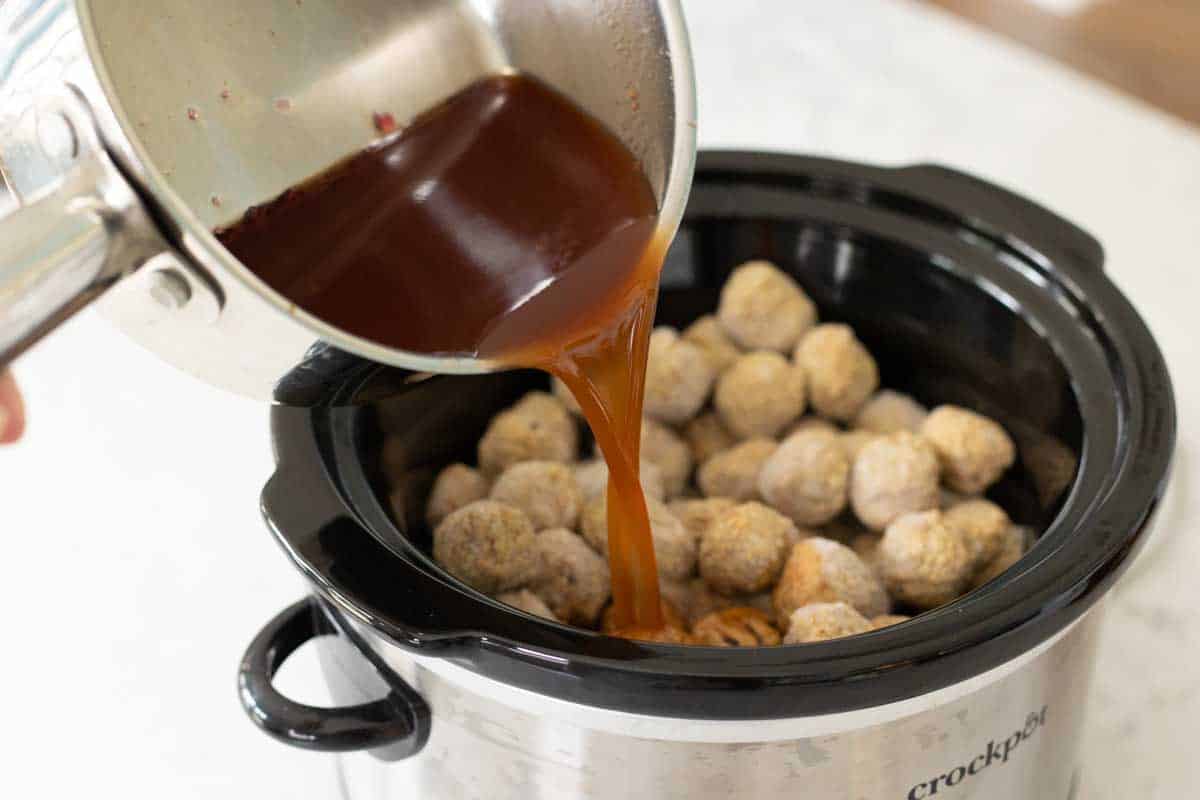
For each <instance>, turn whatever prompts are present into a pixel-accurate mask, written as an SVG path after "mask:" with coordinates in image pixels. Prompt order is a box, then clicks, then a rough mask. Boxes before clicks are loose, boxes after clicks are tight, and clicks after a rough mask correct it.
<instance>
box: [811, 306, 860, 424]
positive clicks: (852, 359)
mask: <svg viewBox="0 0 1200 800" xmlns="http://www.w3.org/2000/svg"><path fill="white" fill-rule="evenodd" d="M796 363H797V364H798V365H799V366H800V367H801V368H802V369H803V370H804V375H805V378H806V379H807V381H808V397H809V403H810V404H811V405H812V407H813V410H814V411H816V412H817V413H818V414H820V415H821V416H823V417H828V418H830V419H836V420H840V421H842V422H848V421H849V420H852V419H854V417H855V415H856V414H858V412H859V411H860V410H861V409H862V407H863V404H864V403H866V402H867V398H868V397H870V396H871V393H872V392H874V391H875V390H876V389H878V388H879V368H878V367H877V366H876V365H875V359H874V358H872V356H871V354H870V353H869V352H867V348H865V347H863V345H862V342H860V341H858V339H857V338H856V337H855V336H854V331H853V329H851V328H850V326H849V325H842V324H840V323H826V324H824V325H818V326H817V327H815V328H813V329H812V330H811V331H809V332H808V333H807V334H806V335H805V336H804V338H803V339H801V340H800V344H799V345H798V346H797V347H796Z"/></svg>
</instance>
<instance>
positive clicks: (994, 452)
mask: <svg viewBox="0 0 1200 800" xmlns="http://www.w3.org/2000/svg"><path fill="white" fill-rule="evenodd" d="M921 435H922V436H924V437H925V438H926V439H927V440H928V441H929V443H930V444H931V445H933V449H934V452H936V453H937V457H938V460H939V461H940V462H941V464H942V477H943V479H944V480H945V481H946V485H947V486H949V487H950V488H951V489H953V490H954V491H956V492H961V493H963V494H979V493H981V492H983V491H984V490H985V489H987V488H988V487H989V486H991V485H992V484H993V483H995V482H996V481H997V480H999V478H1000V476H1001V475H1003V474H1004V471H1005V470H1007V469H1008V468H1009V467H1011V466H1012V464H1013V461H1014V460H1016V457H1017V455H1016V454H1017V451H1016V446H1015V445H1014V444H1013V440H1012V438H1011V437H1009V435H1008V433H1007V432H1006V431H1005V430H1004V428H1002V427H1000V425H999V424H997V423H996V422H994V421H992V420H990V419H988V418H987V417H985V416H983V415H982V414H976V413H975V412H974V411H970V410H968V409H965V408H960V407H958V406H938V407H937V408H935V409H934V410H933V411H931V412H930V413H929V416H928V417H927V418H926V420H925V424H924V425H922V426H921Z"/></svg>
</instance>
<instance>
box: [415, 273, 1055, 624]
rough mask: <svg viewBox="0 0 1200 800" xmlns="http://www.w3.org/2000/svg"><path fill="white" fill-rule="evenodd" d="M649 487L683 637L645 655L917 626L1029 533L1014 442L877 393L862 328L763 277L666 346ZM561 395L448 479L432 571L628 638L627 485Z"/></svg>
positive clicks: (658, 357)
mask: <svg viewBox="0 0 1200 800" xmlns="http://www.w3.org/2000/svg"><path fill="white" fill-rule="evenodd" d="M644 411H645V419H644V422H643V427H642V463H641V483H642V487H643V490H644V492H645V496H646V502H647V505H648V507H649V513H650V526H651V530H652V535H653V540H654V549H655V555H656V560H657V565H658V574H659V583H660V587H661V590H662V596H663V612H664V617H665V619H666V620H667V625H666V627H665V628H664V629H663V630H662V631H660V632H654V633H653V634H646V633H645V632H643V633H641V634H639V636H641V637H647V636H649V637H650V638H653V639H655V640H657V641H663V642H672V643H687V644H701V645H713V646H765V645H776V644H780V643H781V642H782V643H784V644H796V643H804V642H815V641H820V640H825V639H832V638H836V637H840V636H850V635H854V634H858V633H864V632H867V631H870V630H874V629H877V628H881V627H884V626H887V625H893V624H897V623H901V622H904V621H905V620H907V619H909V618H910V616H911V615H912V614H915V613H920V612H921V611H924V610H927V609H931V608H934V607H936V606H939V605H941V604H943V603H948V602H950V601H952V600H954V599H955V598H956V597H958V596H960V595H962V594H963V593H964V592H966V591H969V590H970V589H972V588H974V587H978V586H980V585H982V584H983V583H986V582H987V581H989V580H991V579H992V578H994V577H996V576H997V575H999V574H1000V573H1001V572H1003V571H1004V570H1006V569H1007V568H1008V567H1010V566H1011V565H1012V564H1013V563H1015V562H1016V561H1017V559H1019V558H1020V557H1021V556H1022V555H1023V554H1024V552H1025V551H1026V549H1027V548H1028V546H1029V544H1030V542H1031V541H1032V532H1031V531H1030V530H1028V529H1026V528H1023V527H1021V526H1018V525H1015V524H1013V522H1012V521H1011V520H1010V519H1009V517H1008V515H1007V514H1006V513H1005V511H1004V509H1002V508H1000V507H999V506H997V505H996V504H995V503H993V502H991V501H990V500H987V499H986V498H984V497H983V493H984V492H985V491H986V490H987V489H988V488H989V487H990V486H991V485H992V484H993V483H995V482H996V481H997V480H999V479H1000V477H1001V476H1002V475H1003V473H1004V472H1005V471H1006V470H1007V469H1008V468H1009V467H1010V466H1012V464H1013V462H1014V460H1015V457H1016V452H1015V447H1014V444H1013V440H1012V438H1011V437H1010V436H1009V434H1008V433H1007V432H1006V431H1005V430H1004V428H1003V427H1002V426H1000V425H999V424H997V423H996V422H995V421H993V420H991V419H989V418H987V417H985V416H982V415H980V414H978V413H976V412H974V411H972V410H970V409H967V408H962V407H958V406H952V405H943V406H939V407H937V408H934V409H932V410H929V409H926V408H925V407H924V406H922V405H921V404H920V403H919V402H917V401H916V400H915V399H913V398H912V397H910V396H907V395H905V394H901V393H898V392H895V391H890V390H888V389H881V388H880V387H879V370H878V367H877V365H876V362H875V359H874V358H873V357H872V355H871V353H870V352H869V351H868V350H867V348H866V347H864V346H863V344H862V342H860V341H859V340H858V338H857V337H856V336H855V333H854V331H853V329H851V328H850V327H849V326H847V325H844V324H840V323H821V322H819V320H818V319H817V310H816V306H815V305H814V304H813V302H812V301H811V300H810V299H809V297H808V296H807V295H806V294H805V292H804V290H803V289H802V288H801V287H800V286H799V285H798V284H797V283H796V282H795V281H794V280H793V279H792V278H791V277H790V276H788V275H787V274H786V273H784V272H783V271H781V270H780V269H778V268H777V267H776V266H774V265H773V264H770V263H768V262H765V261H753V262H749V263H746V264H742V265H741V266H739V267H738V268H737V269H736V270H734V271H733V273H732V274H731V275H730V277H729V280H728V281H727V282H726V284H725V286H724V287H723V289H722V291H721V297H720V303H719V306H718V308H717V312H716V313H715V314H712V315H706V316H704V317H701V318H700V319H698V320H696V321H695V322H694V323H693V324H692V325H691V326H689V327H688V328H687V329H686V330H683V331H682V332H680V331H677V330H675V329H673V328H668V327H660V328H656V329H655V330H654V332H653V334H652V336H651V340H650V357H649V363H648V368H647V376H646V396H645V409H644ZM583 430H584V424H583V421H582V418H581V417H580V412H579V407H578V405H576V404H575V402H574V400H573V398H572V397H571V396H570V393H569V392H567V391H566V389H565V387H564V386H562V385H561V384H560V383H558V382H557V381H556V382H555V384H554V386H553V392H552V393H551V392H536V391H535V392H530V393H529V394H527V395H526V396H525V397H524V398H522V399H521V400H520V401H519V402H517V403H516V404H515V405H513V406H512V407H510V408H508V409H506V410H504V411H502V412H501V413H499V414H497V415H496V416H495V417H494V418H493V419H492V420H491V423H490V425H489V426H488V428H487V431H486V432H485V433H484V435H483V438H482V439H481V440H480V441H479V445H478V457H477V462H476V464H475V465H473V466H472V465H467V464H452V465H450V466H448V467H446V468H445V469H444V470H442V471H441V473H440V474H439V475H438V476H437V478H436V480H435V482H434V485H433V488H432V491H431V493H430V495H429V498H428V503H427V507H426V517H427V520H428V522H429V524H430V526H431V528H432V530H433V555H434V558H435V559H436V560H437V562H438V563H439V564H440V565H441V566H442V567H443V568H445V569H446V570H447V571H448V572H450V573H451V574H452V575H454V576H455V577H457V578H458V579H460V580H462V581H463V582H465V583H467V584H469V585H470V586H472V587H474V588H475V589H477V590H479V591H481V592H483V593H486V594H488V595H491V596H493V597H495V598H496V599H498V600H500V601H502V602H504V603H508V604H510V605H512V606H515V607H516V608H519V609H521V610H522V611H525V612H527V613H530V614H534V615H538V616H541V617H545V618H547V619H553V620H557V621H560V622H564V623H568V624H572V625H578V626H582V627H587V628H592V629H599V630H602V631H604V632H607V633H614V634H617V635H620V634H621V633H622V631H619V630H615V629H614V627H613V626H612V624H611V622H610V621H609V620H608V618H607V615H606V614H605V613H604V612H605V609H606V607H607V606H608V605H609V601H610V585H609V570H608V563H607V560H606V559H607V544H608V530H607V516H606V509H607V505H606V496H605V495H606V491H607V479H608V471H607V468H606V466H605V463H604V461H603V459H602V458H601V457H600V456H599V454H598V453H596V452H595V449H594V447H591V448H588V449H590V450H591V451H592V452H590V453H587V454H585V455H583V456H582V457H581V452H580V451H581V439H582V437H581V432H582V431H583Z"/></svg>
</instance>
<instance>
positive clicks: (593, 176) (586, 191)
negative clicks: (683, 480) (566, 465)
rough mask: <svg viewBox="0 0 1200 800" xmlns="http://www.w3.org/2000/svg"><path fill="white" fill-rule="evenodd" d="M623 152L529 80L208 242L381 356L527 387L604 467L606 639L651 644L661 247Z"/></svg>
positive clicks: (428, 121)
mask: <svg viewBox="0 0 1200 800" xmlns="http://www.w3.org/2000/svg"><path fill="white" fill-rule="evenodd" d="M658 223H659V219H658V209H657V203H656V201H655V198H654V193H653V191H652V190H651V187H650V185H649V183H648V182H647V180H646V177H645V175H644V174H643V173H642V170H641V168H640V166H639V164H638V162H637V160H636V159H635V158H634V156H633V155H632V154H631V153H630V152H629V151H628V150H627V149H626V148H625V146H624V145H623V144H622V143H621V142H620V141H619V140H618V139H617V138H616V137H615V136H614V135H613V134H612V133H610V132H609V131H608V130H606V129H605V128H604V126H603V125H601V124H600V122H598V121H597V120H595V119H594V118H592V117H590V116H588V115H587V114H586V113H585V112H583V111H582V110H581V109H579V108H578V107H576V106H575V105H574V104H573V103H571V101H570V100H568V99H567V98H565V97H563V96H562V95H560V94H558V93H557V92H555V91H554V90H552V89H550V88H549V87H547V86H546V85H544V84H542V83H540V82H538V81H537V80H535V79H532V78H528V77H524V76H512V75H507V76H496V77H490V78H485V79H483V80H480V81H478V82H476V83H474V84H472V85H471V86H469V87H467V88H466V89H464V90H462V91H461V92H459V93H458V94H456V95H454V96H453V97H451V98H450V99H448V100H446V101H445V102H443V103H442V104H441V105H439V106H438V107H436V108H434V109H432V110H431V111H429V112H427V113H426V114H424V115H423V116H421V117H420V118H418V119H417V120H416V121H415V122H414V123H413V124H412V125H411V126H410V127H408V128H407V129H405V130H403V131H400V132H399V133H397V134H395V135H393V136H390V137H388V138H386V139H384V140H382V141H381V142H380V143H378V144H376V145H374V146H372V147H370V148H368V149H366V150H364V151H362V152H360V153H357V154H355V155H353V156H351V157H349V158H347V159H346V160H344V161H342V162H341V163H339V164H337V165H335V166H334V167H332V168H331V169H330V170H328V171H326V172H324V173H322V174H321V175H319V176H317V177H315V178H312V179H310V180H309V181H307V182H305V183H303V184H301V185H299V186H297V187H295V188H292V189H289V190H288V191H287V192H285V193H284V194H283V195H281V196H280V197H279V198H277V199H276V200H273V201H271V202H269V203H267V204H265V205H262V206H257V207H255V208H253V209H251V210H250V211H248V212H247V213H246V215H245V216H244V217H243V218H242V219H241V220H239V221H238V222H236V223H235V224H233V225H232V226H230V227H228V228H226V229H224V230H222V231H219V232H218V237H219V238H220V240H221V241H222V243H223V244H224V245H225V246H226V247H227V248H228V249H229V250H230V251H231V252H232V253H233V254H234V255H235V256H236V257H237V258H238V259H240V260H241V261H242V263H243V264H245V265H246V266H247V267H248V268H249V269H251V270H252V271H253V272H254V273H255V274H257V275H258V276H259V277H260V278H262V280H264V281H265V282H266V283H267V284H269V285H270V286H271V287H272V288H274V289H275V290H277V291H278V292H280V293H281V294H283V295H284V296H285V297H287V298H288V299H289V300H291V301H292V302H294V303H296V305H298V306H299V307H301V308H303V309H305V310H306V311H308V312H310V313H312V314H314V315H316V316H317V317H319V318H321V319H322V320H324V321H326V322H328V323H330V324H332V325H334V326H336V327H338V328H341V329H342V330H345V331H347V332H349V333H352V334H355V335H357V336H361V337H364V338H366V339H371V340H373V341H375V342H377V343H379V344H382V345H386V346H389V347H394V348H398V349H402V350H408V351H412V352H419V353H429V354H467V355H476V356H480V357H485V358H492V359H496V360H499V361H501V362H503V363H505V364H510V365H513V366H522V367H537V368H540V369H544V370H547V371H549V372H551V373H553V374H555V375H557V376H558V377H560V378H561V379H562V380H563V381H564V382H565V383H566V385H567V386H568V387H569V388H570V389H571V391H572V393H573V394H574V395H575V397H576V399H577V400H578V401H579V404H580V406H581V408H582V409H583V411H584V415H585V417H586V418H587V421H588V424H589V425H590V426H591V429H592V432H593V433H594V435H595V437H596V441H597V443H598V444H599V446H600V449H601V451H602V452H603V454H604V458H605V460H606V461H607V462H608V467H609V492H608V523H609V524H608V536H609V562H610V567H611V572H612V589H613V611H612V613H613V620H614V622H615V624H616V626H617V628H619V629H621V630H623V631H624V630H627V631H630V632H643V633H645V632H652V631H655V630H658V629H660V628H661V627H662V625H663V620H662V610H661V606H660V600H659V592H658V578H657V570H656V568H655V559H654V546H653V541H652V539H651V536H650V523H649V519H648V516H647V512H646V501H645V498H644V497H643V495H642V490H641V486H640V484H639V482H638V463H639V452H638V451H639V447H640V439H641V420H642V390H643V387H644V384H645V376H646V354H647V347H648V343H649V336H650V329H651V327H652V325H653V319H654V305H655V300H656V298H657V293H658V276H659V271H660V269H661V267H662V259H663V255H664V253H665V250H666V246H667V244H668V243H669V242H668V241H667V240H666V237H665V236H662V235H660V234H659V230H658Z"/></svg>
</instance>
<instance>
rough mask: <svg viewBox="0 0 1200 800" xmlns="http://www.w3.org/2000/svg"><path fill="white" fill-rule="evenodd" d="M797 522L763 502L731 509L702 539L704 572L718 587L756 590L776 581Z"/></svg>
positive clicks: (731, 591) (731, 590) (720, 589)
mask: <svg viewBox="0 0 1200 800" xmlns="http://www.w3.org/2000/svg"><path fill="white" fill-rule="evenodd" d="M796 535H797V533H796V526H795V525H793V524H792V521H791V520H789V519H788V518H787V517H785V516H783V515H782V514H780V513H779V512H777V511H775V510H773V509H770V508H767V507H766V506H764V505H762V504H761V503H754V502H751V503H742V504H741V505H738V506H734V507H733V508H731V509H728V510H727V511H725V512H724V513H722V514H721V515H720V516H718V517H717V518H716V519H715V520H713V522H712V524H711V525H709V526H708V530H706V531H705V532H704V536H703V538H701V540H700V574H701V575H702V576H703V577H704V580H705V581H707V582H708V585H709V586H711V587H712V588H713V589H715V590H716V591H718V592H720V593H722V594H725V595H732V594H753V593H755V592H761V591H762V590H764V589H766V588H768V587H769V586H771V584H773V583H775V581H776V579H777V578H778V577H779V573H780V571H781V570H782V569H783V562H784V559H785V557H786V554H787V547H788V542H789V539H791V538H792V537H795V536H796Z"/></svg>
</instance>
